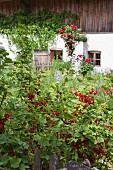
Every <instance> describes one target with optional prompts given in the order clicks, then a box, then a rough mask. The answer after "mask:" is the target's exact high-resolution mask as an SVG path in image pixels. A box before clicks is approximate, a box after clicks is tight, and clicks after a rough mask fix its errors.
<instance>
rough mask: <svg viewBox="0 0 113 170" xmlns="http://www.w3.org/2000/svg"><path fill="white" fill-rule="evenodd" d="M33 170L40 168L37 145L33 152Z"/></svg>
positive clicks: (40, 169)
mask: <svg viewBox="0 0 113 170" xmlns="http://www.w3.org/2000/svg"><path fill="white" fill-rule="evenodd" d="M34 170H42V163H41V158H40V149H39V147H37V148H36V149H35V152H34Z"/></svg>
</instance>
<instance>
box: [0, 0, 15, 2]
mask: <svg viewBox="0 0 113 170" xmlns="http://www.w3.org/2000/svg"><path fill="white" fill-rule="evenodd" d="M6 1H12V0H0V2H6Z"/></svg>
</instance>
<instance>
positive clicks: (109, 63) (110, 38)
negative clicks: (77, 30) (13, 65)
mask: <svg viewBox="0 0 113 170" xmlns="http://www.w3.org/2000/svg"><path fill="white" fill-rule="evenodd" d="M87 38H88V41H87V42H86V43H82V42H80V43H78V46H77V47H76V49H75V53H76V55H78V54H84V55H85V56H86V57H87V51H90V50H97V51H101V68H99V67H98V69H102V68H112V69H113V33H108V34H107V33H105V34H101V33H100V34H87ZM0 42H2V45H0V46H3V47H4V48H5V49H6V50H7V51H8V52H9V57H10V58H12V59H13V60H14V58H15V56H16V55H15V54H14V53H13V52H11V51H10V49H9V45H8V41H7V39H6V37H3V36H1V35H0ZM54 47H55V48H58V49H62V50H63V59H64V61H66V60H67V52H66V48H65V44H64V41H63V40H62V39H61V38H60V37H56V39H55V44H54ZM13 50H14V51H16V48H15V46H13Z"/></svg>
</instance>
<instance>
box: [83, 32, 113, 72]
mask: <svg viewBox="0 0 113 170" xmlns="http://www.w3.org/2000/svg"><path fill="white" fill-rule="evenodd" d="M87 38H88V41H87V43H86V44H84V45H85V48H84V53H85V54H86V51H90V50H97V51H101V68H112V69H113V33H105V34H101V33H100V34H99V33H98V34H87Z"/></svg>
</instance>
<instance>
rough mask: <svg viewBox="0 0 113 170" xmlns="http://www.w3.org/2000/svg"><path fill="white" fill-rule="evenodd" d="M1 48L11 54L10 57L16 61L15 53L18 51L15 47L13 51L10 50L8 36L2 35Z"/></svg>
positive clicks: (0, 39) (0, 37) (0, 36)
mask: <svg viewBox="0 0 113 170" xmlns="http://www.w3.org/2000/svg"><path fill="white" fill-rule="evenodd" d="M0 47H4V48H5V50H7V52H8V53H9V57H10V58H11V59H12V60H14V59H15V53H14V52H13V51H16V48H15V46H13V47H12V48H11V49H10V48H9V43H8V40H7V38H6V36H3V35H0Z"/></svg>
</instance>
